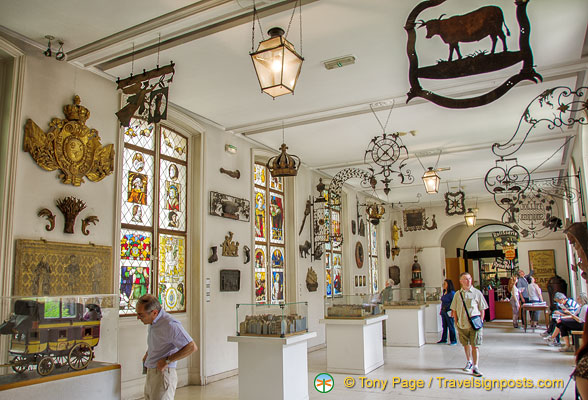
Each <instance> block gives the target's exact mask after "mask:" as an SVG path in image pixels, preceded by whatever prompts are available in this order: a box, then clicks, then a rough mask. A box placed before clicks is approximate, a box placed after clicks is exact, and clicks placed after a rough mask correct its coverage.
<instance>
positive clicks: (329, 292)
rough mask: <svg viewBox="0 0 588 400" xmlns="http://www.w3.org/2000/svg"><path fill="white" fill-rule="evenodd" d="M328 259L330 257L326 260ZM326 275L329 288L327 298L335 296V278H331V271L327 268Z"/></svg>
mask: <svg viewBox="0 0 588 400" xmlns="http://www.w3.org/2000/svg"><path fill="white" fill-rule="evenodd" d="M326 259H328V257H325V260H326ZM325 273H326V277H325V283H326V285H327V288H326V292H327V296H332V295H333V278H332V277H331V269H330V268H326V269H325Z"/></svg>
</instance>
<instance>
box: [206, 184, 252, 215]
mask: <svg viewBox="0 0 588 400" xmlns="http://www.w3.org/2000/svg"><path fill="white" fill-rule="evenodd" d="M209 205H210V209H209V213H210V215H216V216H217V217H223V218H230V219H236V220H237V221H245V222H249V212H250V204H249V200H245V199H240V198H238V197H233V196H230V195H228V194H222V193H218V192H213V191H210V204H209Z"/></svg>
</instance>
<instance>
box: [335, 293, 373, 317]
mask: <svg viewBox="0 0 588 400" xmlns="http://www.w3.org/2000/svg"><path fill="white" fill-rule="evenodd" d="M374 300H375V298H374V296H372V295H365V294H364V295H362V294H349V295H342V296H338V297H326V298H325V318H354V319H361V318H369V317H371V316H374V315H378V314H380V313H381V309H380V304H379V303H377V302H375V301H374ZM378 300H379V299H378Z"/></svg>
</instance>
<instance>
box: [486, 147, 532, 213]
mask: <svg viewBox="0 0 588 400" xmlns="http://www.w3.org/2000/svg"><path fill="white" fill-rule="evenodd" d="M530 181H531V177H530V174H529V170H527V168H525V167H524V166H522V165H520V164H519V163H518V161H517V159H516V158H511V159H500V160H496V165H495V166H494V167H492V168H490V169H489V170H488V172H487V173H486V176H485V177H484V186H485V187H486V190H487V191H488V192H489V193H491V194H492V195H493V196H494V202H495V203H496V205H497V206H498V207H500V208H501V209H502V210H504V212H503V214H502V222H504V223H507V224H510V223H514V222H515V220H516V219H515V218H516V216H515V213H516V205H517V203H518V202H519V199H520V196H521V194H522V193H523V192H524V191H525V190H527V189H528V187H529V185H530Z"/></svg>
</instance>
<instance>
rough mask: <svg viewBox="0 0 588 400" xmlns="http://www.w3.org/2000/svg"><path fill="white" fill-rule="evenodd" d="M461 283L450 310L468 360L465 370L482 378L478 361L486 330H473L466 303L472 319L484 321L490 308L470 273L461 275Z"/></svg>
mask: <svg viewBox="0 0 588 400" xmlns="http://www.w3.org/2000/svg"><path fill="white" fill-rule="evenodd" d="M459 283H460V284H461V289H460V290H459V291H458V292H457V293H456V294H455V296H453V301H452V302H451V307H450V309H451V312H452V314H453V318H454V320H455V327H456V328H457V333H458V336H459V342H460V343H461V344H462V345H463V349H464V351H465V355H466V359H467V362H466V366H465V367H464V368H463V370H464V371H466V372H471V373H472V375H474V376H482V373H481V372H480V369H479V368H478V361H479V358H480V350H479V347H480V346H481V345H482V333H483V332H482V331H483V330H484V328H480V329H479V330H477V331H476V330H474V328H472V326H471V325H470V321H469V318H468V315H467V313H466V309H465V308H464V302H465V305H466V307H467V312H468V313H469V315H470V317H474V316H476V315H479V316H480V318H481V319H482V321H484V311H485V310H486V309H487V308H488V304H487V303H486V300H485V299H484V295H483V294H482V292H480V291H479V290H478V289H476V288H475V287H473V286H472V276H471V275H470V274H469V273H467V272H462V273H461V275H459ZM462 298H463V300H462Z"/></svg>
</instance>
